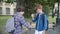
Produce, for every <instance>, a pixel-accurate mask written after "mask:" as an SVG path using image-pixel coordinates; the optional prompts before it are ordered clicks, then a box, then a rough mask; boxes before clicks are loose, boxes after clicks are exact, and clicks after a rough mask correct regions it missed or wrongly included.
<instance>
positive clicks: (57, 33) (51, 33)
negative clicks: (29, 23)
mask: <svg viewBox="0 0 60 34" xmlns="http://www.w3.org/2000/svg"><path fill="white" fill-rule="evenodd" d="M34 30H35V29H31V30H28V31H27V32H25V33H24V34H34ZM46 34H60V27H55V28H54V30H53V29H49V30H48V31H46Z"/></svg>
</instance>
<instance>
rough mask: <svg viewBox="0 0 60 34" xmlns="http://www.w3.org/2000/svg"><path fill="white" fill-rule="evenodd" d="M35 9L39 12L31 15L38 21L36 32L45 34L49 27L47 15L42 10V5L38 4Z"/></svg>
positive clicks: (33, 19)
mask: <svg viewBox="0 0 60 34" xmlns="http://www.w3.org/2000/svg"><path fill="white" fill-rule="evenodd" d="M35 10H36V12H37V14H36V15H34V14H32V15H31V17H32V21H33V22H36V28H35V34H45V30H46V29H47V17H46V15H45V14H44V13H43V11H42V5H41V4H37V5H36V7H35Z"/></svg>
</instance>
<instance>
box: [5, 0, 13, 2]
mask: <svg viewBox="0 0 60 34" xmlns="http://www.w3.org/2000/svg"><path fill="white" fill-rule="evenodd" d="M13 1H14V0H7V1H6V3H13Z"/></svg>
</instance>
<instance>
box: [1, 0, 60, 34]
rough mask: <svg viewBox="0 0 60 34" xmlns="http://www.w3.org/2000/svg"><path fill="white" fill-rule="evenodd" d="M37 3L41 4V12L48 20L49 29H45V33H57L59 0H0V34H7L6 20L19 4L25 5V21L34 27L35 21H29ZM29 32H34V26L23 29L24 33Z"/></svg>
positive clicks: (59, 30) (59, 31) (59, 13)
mask: <svg viewBox="0 0 60 34" xmlns="http://www.w3.org/2000/svg"><path fill="white" fill-rule="evenodd" d="M37 3H40V4H42V6H43V12H45V13H46V15H47V17H48V20H49V29H48V31H46V34H59V33H60V27H59V26H60V23H59V22H60V8H59V7H60V0H0V34H8V33H7V32H6V29H5V25H6V21H7V19H9V18H11V17H12V15H14V14H15V13H16V9H17V8H18V7H19V6H20V5H23V6H24V7H25V14H24V17H25V19H26V21H28V22H30V23H31V24H33V27H34V26H35V25H34V24H35V23H33V22H32V21H31V14H32V13H36V12H35V11H34V7H35V5H36V4H37ZM24 29H25V28H24ZM23 31H24V30H23ZM29 33H30V34H34V28H32V29H31V30H28V31H25V33H24V34H29Z"/></svg>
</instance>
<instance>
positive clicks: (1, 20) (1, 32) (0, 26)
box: [0, 16, 56, 34]
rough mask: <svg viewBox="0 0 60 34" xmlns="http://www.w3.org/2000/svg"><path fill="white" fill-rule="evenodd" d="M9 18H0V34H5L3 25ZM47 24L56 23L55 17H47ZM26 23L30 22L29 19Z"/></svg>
mask: <svg viewBox="0 0 60 34" xmlns="http://www.w3.org/2000/svg"><path fill="white" fill-rule="evenodd" d="M10 17H11V16H0V34H7V33H5V24H6V21H7V19H8V18H10ZM48 20H49V23H52V22H55V21H56V17H54V18H52V17H51V16H49V17H48ZM26 21H28V22H32V21H31V19H27V18H26Z"/></svg>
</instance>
